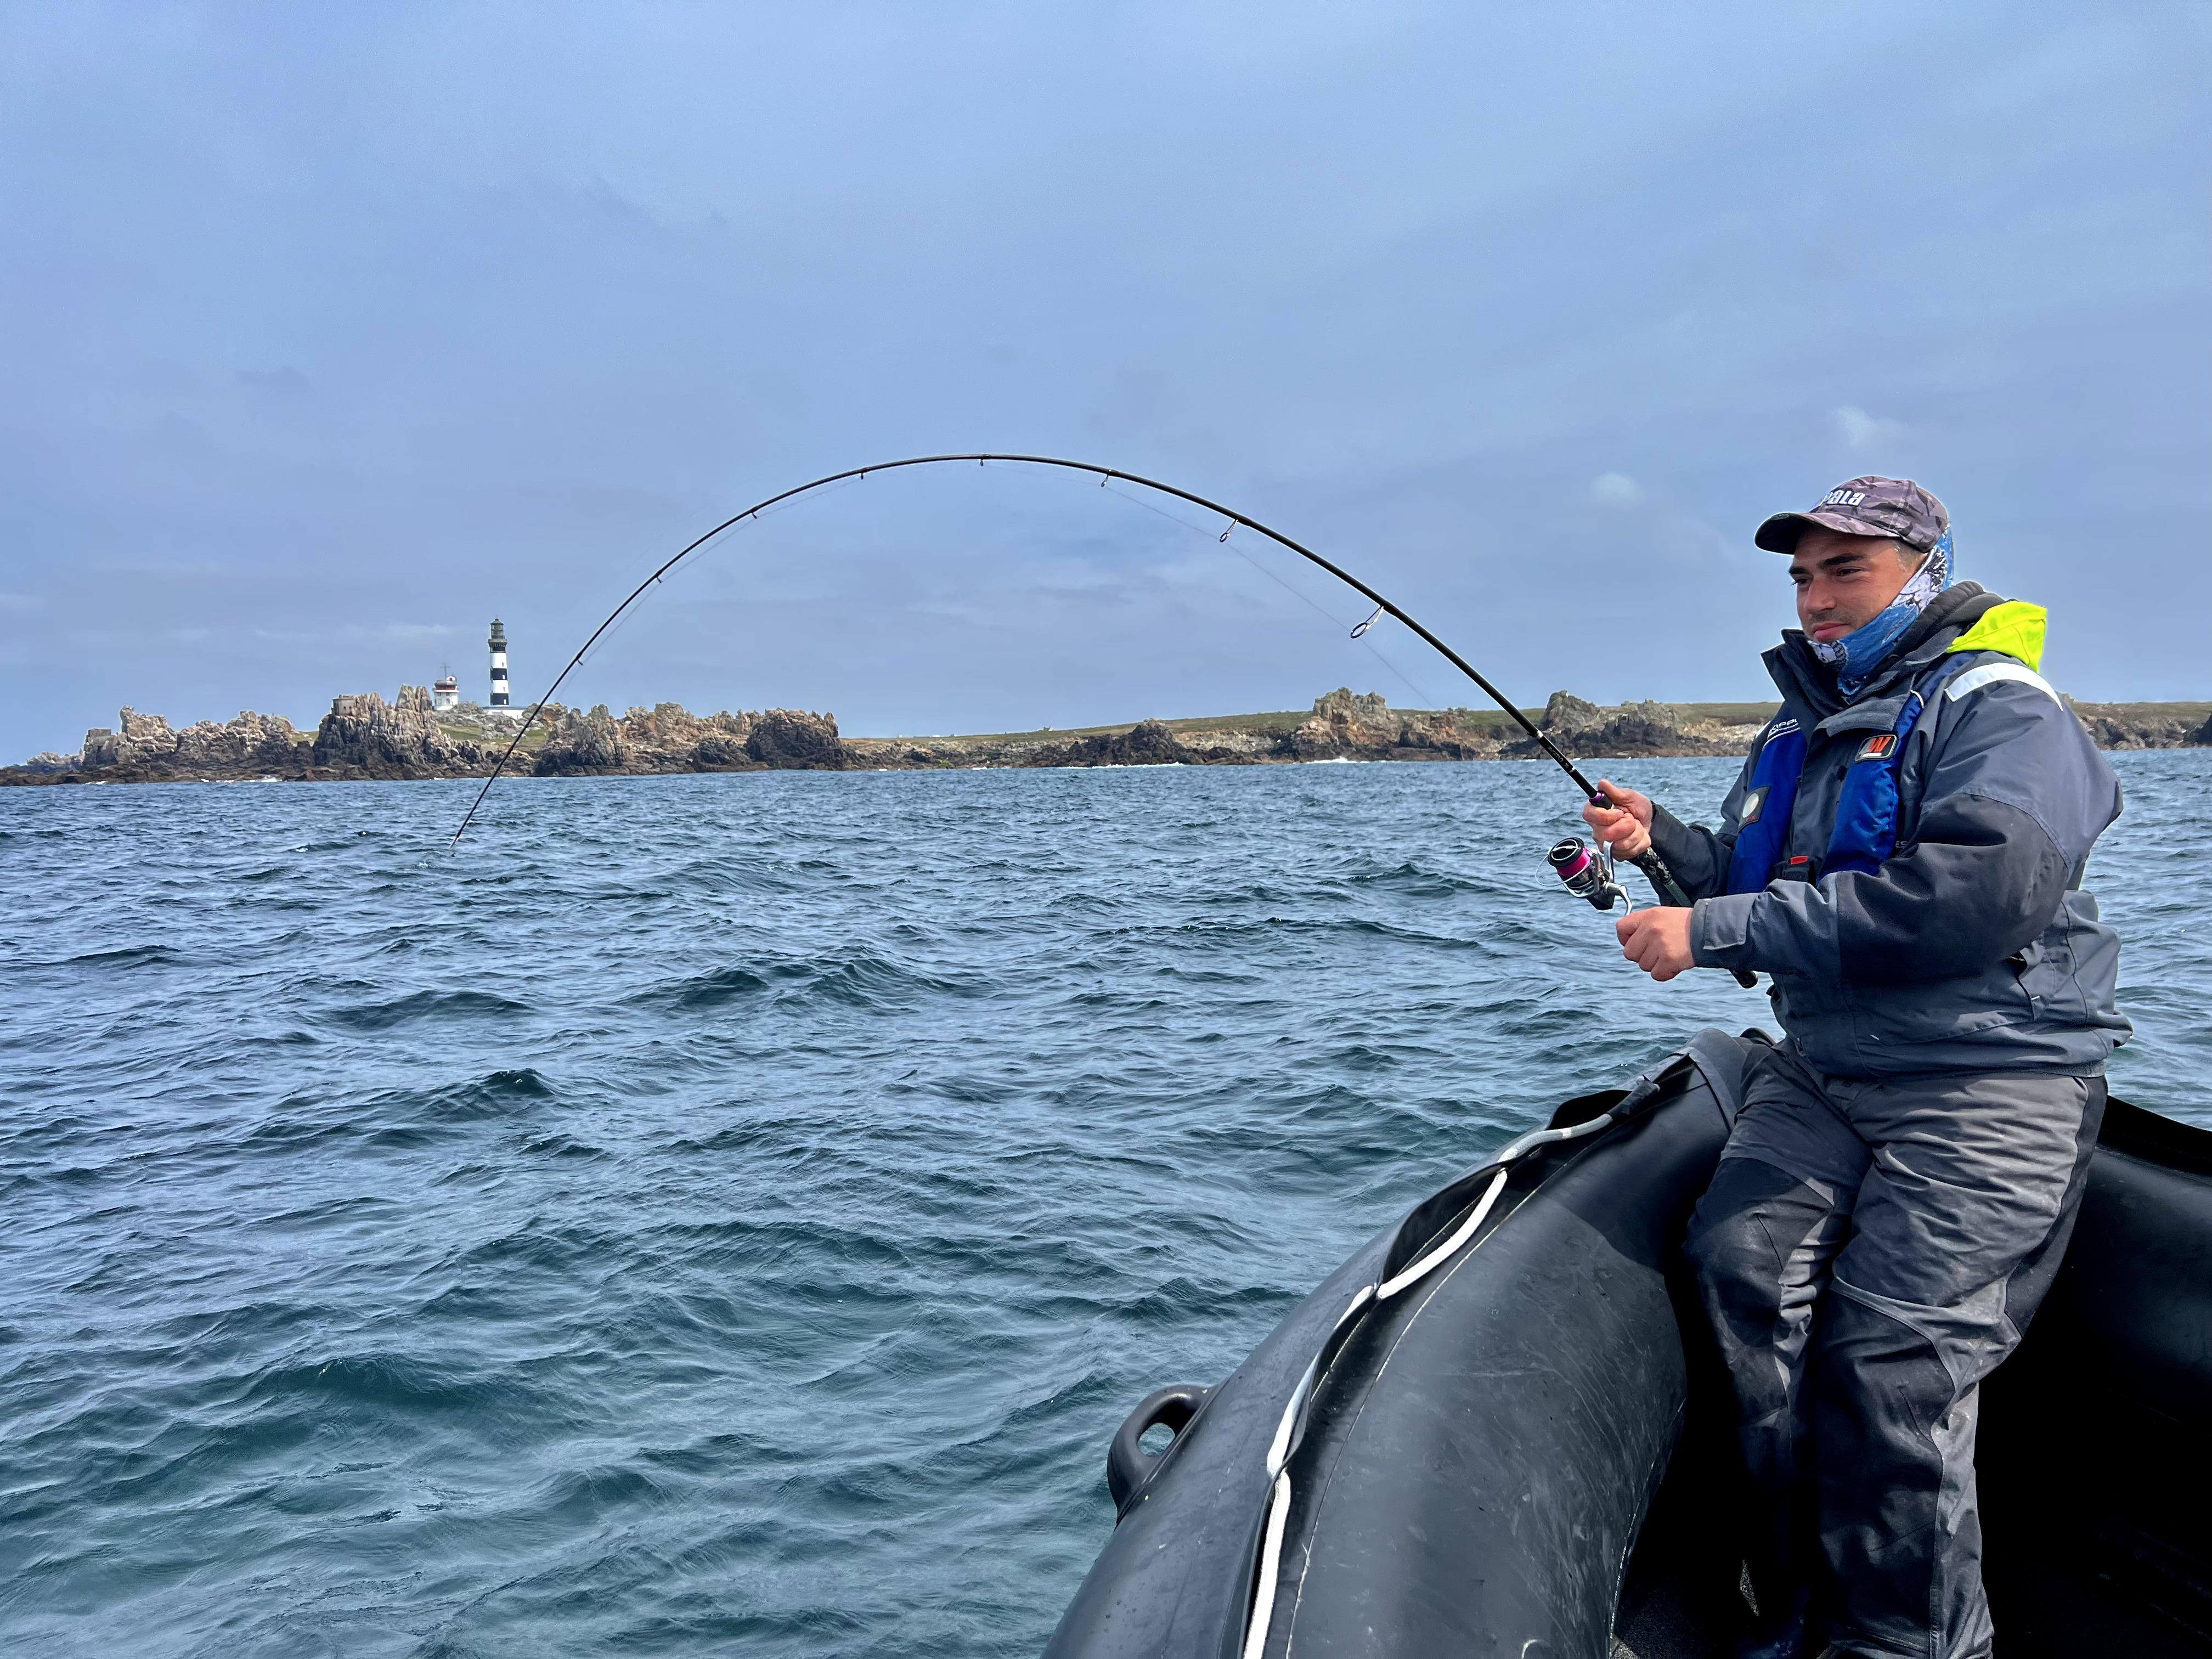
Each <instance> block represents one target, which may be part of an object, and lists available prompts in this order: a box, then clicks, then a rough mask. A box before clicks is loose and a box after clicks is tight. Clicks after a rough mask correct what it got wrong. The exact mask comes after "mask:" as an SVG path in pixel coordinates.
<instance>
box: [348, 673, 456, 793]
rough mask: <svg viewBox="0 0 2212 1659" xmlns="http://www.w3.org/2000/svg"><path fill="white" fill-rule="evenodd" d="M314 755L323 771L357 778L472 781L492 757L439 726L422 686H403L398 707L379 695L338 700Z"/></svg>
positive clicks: (369, 692)
mask: <svg viewBox="0 0 2212 1659" xmlns="http://www.w3.org/2000/svg"><path fill="white" fill-rule="evenodd" d="M491 758H492V757H490V756H489V755H488V754H486V753H485V752H484V750H483V749H481V748H480V747H478V746H477V744H473V743H468V742H464V741H459V740H456V739H455V738H453V736H451V735H450V734H449V733H448V732H447V731H446V729H445V727H443V726H441V725H439V724H438V721H437V719H436V717H435V715H433V714H432V713H431V711H430V693H429V691H428V689H427V688H425V687H423V686H420V685H403V686H401V687H400V688H399V701H398V702H392V703H387V702H385V700H384V699H383V698H382V697H380V696H377V694H376V693H375V692H374V691H365V692H362V693H361V694H360V695H358V696H344V697H333V698H332V699H331V712H330V713H329V714H325V715H324V716H323V723H322V726H320V727H319V729H318V730H317V731H316V732H315V741H314V747H313V764H314V766H315V768H316V769H317V770H319V771H322V772H326V773H329V774H331V775H333V776H337V777H355V778H447V777H466V776H469V775H472V774H474V773H475V772H476V771H477V770H478V769H480V768H482V767H483V766H484V765H486V764H488V763H489V761H490V760H491Z"/></svg>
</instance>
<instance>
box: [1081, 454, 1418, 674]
mask: <svg viewBox="0 0 2212 1659" xmlns="http://www.w3.org/2000/svg"><path fill="white" fill-rule="evenodd" d="M1098 487H1099V488H1100V489H1103V490H1105V491H1106V492H1107V493H1108V494H1109V495H1119V496H1120V497H1121V499H1122V500H1123V501H1127V502H1130V503H1131V504H1133V505H1134V506H1137V507H1143V508H1144V509H1145V511H1146V512H1147V513H1158V514H1159V515H1160V517H1162V518H1163V519H1165V520H1168V521H1169V522H1170V524H1179V525H1181V526H1182V527H1183V528H1184V529H1186V530H1188V531H1189V532H1192V533H1193V534H1194V535H1199V536H1212V537H1213V539H1214V540H1215V541H1217V542H1222V543H1225V544H1227V546H1228V548H1229V550H1230V551H1231V553H1234V554H1235V555H1236V556H1237V557H1238V558H1240V559H1242V560H1243V561H1244V562H1245V563H1247V564H1249V565H1250V566H1251V567H1252V568H1253V569H1255V570H1256V571H1258V572H1259V573H1260V574H1261V575H1263V576H1265V577H1266V578H1267V580H1269V581H1271V582H1273V583H1274V584H1275V586H1278V587H1279V588H1281V589H1282V590H1283V591H1284V592H1285V593H1288V594H1290V595H1291V598H1293V599H1297V600H1298V601H1299V602H1300V603H1301V604H1303V605H1305V607H1306V608H1307V609H1308V610H1310V611H1312V612H1313V613H1314V614H1315V615H1316V616H1317V617H1320V618H1321V619H1322V621H1324V622H1327V623H1333V624H1334V625H1335V626H1336V627H1338V628H1342V627H1343V626H1344V619H1343V618H1342V617H1339V616H1338V615H1336V614H1335V612H1334V611H1328V610H1325V609H1323V608H1322V605H1320V604H1319V602H1317V601H1316V599H1313V598H1312V596H1310V594H1308V593H1307V592H1305V590H1304V588H1301V587H1299V586H1297V585H1296V584H1294V583H1293V582H1291V580H1289V579H1288V578H1287V577H1285V576H1281V575H1279V574H1276V573H1275V572H1274V571H1273V570H1270V569H1268V568H1267V566H1266V565H1264V564H1261V562H1259V560H1257V559H1255V558H1254V557H1253V556H1251V555H1250V554H1249V553H1247V552H1246V551H1245V550H1243V548H1241V547H1239V546H1237V544H1236V543H1234V542H1232V541H1230V539H1229V532H1228V531H1226V530H1225V531H1223V532H1221V533H1220V534H1219V535H1218V536H1214V534H1213V532H1212V531H1211V530H1208V529H1207V528H1206V526H1204V525H1202V524H1193V523H1192V522H1191V521H1190V520H1188V519H1186V518H1184V517H1183V516H1182V514H1181V513H1170V512H1169V511H1168V510H1167V509H1166V508H1165V507H1155V506H1153V505H1152V503H1151V502H1150V501H1139V499H1138V498H1137V497H1136V496H1134V495H1130V494H1129V492H1128V491H1127V490H1126V489H1114V488H1113V487H1112V486H1111V485H1110V484H1109V483H1103V482H1102V483H1100V484H1099V486H1098ZM1234 527H1235V526H1231V528H1232V529H1233V528H1234ZM1382 615H1383V607H1382V606H1381V605H1376V607H1375V613H1374V615H1373V616H1370V617H1368V619H1367V620H1366V621H1365V622H1364V623H1359V624H1358V626H1356V627H1354V628H1353V629H1352V630H1351V637H1352V638H1353V639H1355V640H1358V641H1359V642H1360V643H1361V644H1362V645H1364V646H1365V647H1367V648H1368V650H1369V651H1370V652H1372V653H1374V656H1375V660H1376V661H1377V662H1379V663H1381V664H1382V665H1383V667H1385V668H1387V669H1389V671H1391V672H1392V673H1393V674H1395V675H1396V676H1397V677H1398V683H1399V684H1401V685H1402V686H1404V687H1405V688H1406V690H1408V691H1410V692H1412V693H1413V695H1414V696H1416V697H1418V698H1419V699H1420V701H1421V702H1424V703H1427V704H1431V706H1433V704H1434V703H1435V701H1436V700H1435V699H1434V698H1432V697H1431V696H1430V695H1429V694H1428V693H1427V692H1425V691H1424V690H1421V688H1420V687H1419V686H1418V685H1416V684H1413V680H1412V679H1411V678H1409V677H1408V676H1407V673H1406V671H1405V670H1404V669H1402V668H1401V667H1399V666H1398V665H1397V664H1396V663H1394V662H1392V661H1391V660H1390V659H1389V658H1388V657H1386V656H1384V655H1383V651H1382V647H1379V646H1377V645H1376V643H1375V642H1374V641H1372V640H1370V639H1369V638H1368V637H1367V630H1368V629H1370V628H1372V627H1374V626H1375V624H1376V621H1377V620H1378V619H1379V618H1380V617H1382Z"/></svg>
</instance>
